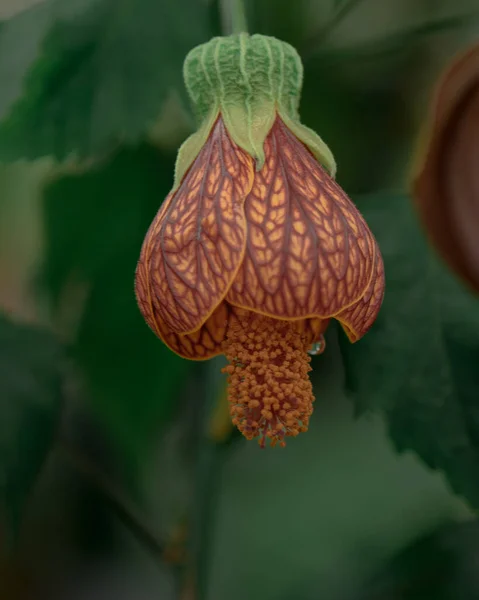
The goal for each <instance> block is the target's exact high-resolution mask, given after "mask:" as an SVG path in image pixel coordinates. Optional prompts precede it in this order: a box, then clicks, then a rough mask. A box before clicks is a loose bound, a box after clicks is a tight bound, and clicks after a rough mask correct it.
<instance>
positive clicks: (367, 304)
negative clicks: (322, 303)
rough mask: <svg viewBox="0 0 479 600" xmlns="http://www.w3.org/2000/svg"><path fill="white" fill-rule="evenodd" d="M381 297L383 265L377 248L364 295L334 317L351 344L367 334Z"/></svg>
mask: <svg viewBox="0 0 479 600" xmlns="http://www.w3.org/2000/svg"><path fill="white" fill-rule="evenodd" d="M383 297H384V264H383V259H382V256H381V253H380V252H379V248H378V249H377V250H376V257H375V264H374V271H373V276H372V277H371V281H370V283H369V286H368V289H367V290H366V293H365V294H364V296H362V297H361V298H360V299H359V300H358V301H357V302H356V303H355V304H353V305H352V306H350V307H349V308H346V309H345V310H343V311H341V312H340V313H338V314H337V315H336V316H335V318H336V319H337V320H338V321H339V322H340V323H341V325H342V327H343V329H344V331H345V332H346V335H347V336H348V338H349V340H350V341H351V342H357V341H358V340H359V339H360V338H362V337H363V335H364V334H365V333H367V332H368V330H369V329H370V327H371V325H372V324H373V323H374V321H375V320H376V317H377V315H378V312H379V309H380V308H381V304H382V301H383Z"/></svg>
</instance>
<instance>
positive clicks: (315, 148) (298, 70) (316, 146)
mask: <svg viewBox="0 0 479 600" xmlns="http://www.w3.org/2000/svg"><path fill="white" fill-rule="evenodd" d="M183 72H184V79H185V84H186V88H187V90H188V93H189V95H190V98H191V100H192V101H193V104H194V107H195V112H196V115H197V118H198V121H199V123H200V128H199V130H198V131H197V132H196V133H195V134H193V135H192V136H191V137H190V138H188V139H187V140H186V142H185V143H184V144H183V146H182V147H181V149H180V152H179V155H178V160H177V165H176V175H175V186H176V185H179V183H180V181H181V179H182V178H183V175H184V174H185V172H186V170H187V169H188V167H189V166H190V165H191V163H192V162H193V160H194V159H195V158H196V156H197V155H198V152H199V151H200V150H201V147H202V146H203V144H204V143H205V142H206V140H207V138H208V135H209V133H210V130H211V127H212V126H213V124H214V122H215V120H216V118H217V117H218V115H219V114H220V113H221V117H222V118H223V121H224V123H225V126H226V128H227V130H228V133H229V134H230V136H231V138H232V139H233V140H234V141H235V142H236V144H238V146H240V147H241V148H243V150H245V151H246V152H248V153H249V154H250V155H251V156H252V157H253V158H254V159H255V160H256V165H257V168H258V169H260V168H261V167H262V166H263V163H264V150H263V146H264V141H265V139H266V136H267V135H268V133H269V131H270V129H271V127H272V125H273V123H274V120H275V118H276V116H277V115H279V116H280V117H281V118H282V119H283V121H284V122H285V124H286V125H287V126H288V127H289V128H290V129H291V131H292V132H293V133H294V134H295V135H296V137H298V138H299V139H300V140H301V141H302V142H303V143H304V144H306V145H307V146H308V147H309V149H310V150H311V152H312V153H313V154H314V156H315V157H316V158H317V160H318V161H319V162H321V164H323V165H324V167H325V168H326V169H327V170H328V171H329V173H330V174H331V175H332V176H334V175H335V172H336V163H335V161H334V157H333V155H332V153H331V151H330V150H329V148H328V146H327V145H326V144H325V143H324V142H323V141H322V139H321V138H320V137H319V136H318V135H317V134H316V133H315V132H314V131H312V130H311V129H309V128H307V127H305V126H304V125H302V124H301V122H300V120H299V113H298V108H299V100H300V95H301V88H302V82H303V65H302V63H301V59H300V57H299V55H298V53H297V52H296V50H295V49H294V48H293V47H292V46H290V45H289V44H286V43H285V42H281V41H280V40H277V39H276V38H273V37H267V36H264V35H252V36H249V35H248V34H246V33H241V34H239V35H232V36H229V37H217V38H213V39H212V40H210V41H209V42H207V43H206V44H202V45H201V46H197V47H196V48H194V49H193V50H191V52H190V53H189V54H188V56H187V57H186V59H185V64H184V68H183Z"/></svg>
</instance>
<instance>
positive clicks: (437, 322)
mask: <svg viewBox="0 0 479 600" xmlns="http://www.w3.org/2000/svg"><path fill="white" fill-rule="evenodd" d="M13 8H15V6H13ZM230 8H231V5H230V3H229V2H228V1H226V0H225V1H223V0H222V1H219V0H175V1H174V2H173V1H169V0H117V1H115V2H113V1H111V0H38V1H37V2H36V3H35V5H33V6H32V7H31V8H29V9H26V10H24V11H21V12H19V13H18V14H14V15H12V16H11V18H8V19H5V20H4V21H3V22H2V23H1V24H0V159H1V160H2V161H3V163H4V164H3V165H2V166H1V169H0V190H1V191H2V195H1V198H0V215H1V218H0V234H1V238H2V239H1V240H0V241H1V243H0V281H1V285H0V300H1V303H2V304H1V306H2V307H3V308H4V309H6V308H7V307H8V309H9V310H10V311H11V312H12V313H13V315H12V317H16V318H15V319H14V318H10V317H8V318H7V317H6V316H4V317H1V319H0V491H1V494H2V495H1V497H0V506H1V515H2V527H0V534H1V537H0V542H2V543H0V547H4V548H6V547H7V540H8V541H9V540H10V539H14V540H15V542H16V544H15V545H14V552H13V553H11V554H10V556H9V557H8V558H7V557H6V556H4V554H5V553H4V554H2V553H0V597H1V598H3V597H5V598H8V599H9V600H10V599H12V600H16V599H18V600H24V599H26V598H30V597H32V598H39V597H42V598H43V597H46V598H50V597H51V598H52V599H53V598H54V599H55V600H56V599H57V598H69V599H71V598H73V600H86V599H87V598H88V599H89V600H91V599H93V600H94V599H95V598H97V597H98V598H99V597H101V598H102V599H104V598H106V599H108V598H115V600H121V599H125V600H126V599H128V600H133V599H134V600H143V598H145V599H149V598H156V597H158V596H159V595H160V596H161V597H162V598H165V599H169V598H175V599H176V598H178V599H182V600H183V599H186V598H199V599H200V600H202V599H204V598H208V600H210V599H211V600H216V599H218V600H219V599H223V598H225V597H228V598H231V599H232V600H234V599H235V598H238V599H239V598H244V597H248V598H252V600H254V599H255V598H257V597H258V598H260V597H261V598H262V599H264V600H269V599H271V600H273V598H274V599H277V598H281V599H284V600H287V599H289V598H294V599H295V600H301V599H304V600H310V599H313V598H323V597H325V598H328V600H335V599H337V600H383V599H384V600H385V599H386V598H387V599H388V600H392V599H393V598H394V599H396V598H397V599H398V600H402V599H403V598H404V599H406V598H408V599H414V598H417V599H421V600H428V599H431V600H449V599H451V600H469V599H471V600H472V598H476V597H477V596H478V593H479V592H478V589H479V588H478V586H479V578H478V576H477V571H476V570H475V569H474V568H473V565H474V564H475V563H474V561H475V560H477V552H478V548H477V543H476V542H475V538H476V537H477V523H476V522H475V513H474V512H473V510H476V509H477V508H478V505H479V487H478V483H477V482H478V477H477V473H478V471H479V458H478V457H479V455H478V444H479V416H478V409H477V403H478V398H479V376H478V375H477V365H478V359H479V305H478V301H477V298H475V297H473V296H472V295H470V294H469V293H468V292H467V291H466V290H465V289H463V287H462V285H461V284H460V283H459V282H458V281H456V280H455V279H454V277H453V276H452V275H451V274H450V273H448V272H447V271H446V270H445V268H444V267H443V266H442V265H441V264H439V262H438V260H437V258H436V256H435V255H434V252H433V250H432V249H431V248H430V247H429V245H428V243H427V240H426V238H425V236H424V234H423V233H422V232H421V230H420V228H419V226H418V223H417V220H416V216H415V214H414V212H413V210H412V208H411V205H410V200H409V198H408V195H407V189H406V184H405V183H404V179H405V174H407V172H408V169H409V163H410V156H411V149H412V147H413V145H414V139H415V137H416V134H417V128H418V124H419V123H420V121H421V120H422V117H423V114H424V111H425V99H426V98H427V96H428V94H429V91H430V85H431V83H432V81H433V80H434V79H435V77H436V75H437V73H438V71H439V70H440V68H442V66H443V65H444V63H445V61H446V60H448V59H449V58H450V57H451V56H452V54H453V53H454V52H455V50H456V49H457V48H458V47H460V46H461V45H463V44H464V43H465V42H466V41H467V40H468V39H474V38H477V31H478V29H477V28H478V21H477V14H476V13H477V12H478V11H477V6H476V2H475V0H457V1H455V2H452V1H450V0H440V1H439V0H438V1H434V2H431V1H430V0H420V1H418V0H407V1H401V2H399V1H398V2H389V3H385V2H383V0H330V1H329V2H316V3H315V2H313V3H311V2H306V1H303V0H301V1H300V2H295V3H293V2H290V1H286V0H255V1H253V0H251V1H248V2H246V12H247V16H248V21H249V24H250V30H251V31H252V32H256V31H257V32H261V33H264V34H269V35H276V36H278V37H280V38H282V39H285V40H286V41H288V42H290V43H292V44H294V45H295V46H296V47H297V48H298V50H299V51H300V54H301V55H302V56H303V58H304V64H305V85H304V93H303V97H302V104H301V114H302V119H303V121H304V122H305V124H306V125H308V126H310V127H312V128H313V129H315V130H316V131H318V132H319V133H320V135H321V136H322V137H324V139H325V140H326V141H327V142H328V144H329V145H330V146H331V147H332V149H333V150H334V152H335V155H336V158H337V160H338V164H339V175H338V178H339V181H340V183H341V184H342V185H343V187H345V189H347V190H348V191H349V192H350V193H351V194H352V195H353V197H354V199H355V201H356V202H357V204H358V206H359V207H360V209H361V211H362V212H363V213H364V215H365V217H366V220H367V221H368V223H369V224H370V226H371V228H372V230H373V231H374V233H375V235H376V236H377V239H378V241H379V243H380V246H381V250H382V253H383V255H384V259H385V265H386V277H387V293H386V297H385V301H384V305H383V308H382V311H381V313H380V316H379V318H378V320H377V322H376V324H375V325H374V327H373V328H372V330H371V331H370V333H369V334H368V335H367V336H366V337H365V338H364V339H363V340H362V341H361V342H360V343H359V344H356V345H349V343H347V341H346V339H345V337H344V336H343V334H342V333H338V331H337V330H336V329H335V328H333V327H332V328H330V330H329V331H328V336H327V350H326V353H325V354H323V355H322V356H320V357H317V358H315V359H314V360H313V366H314V374H313V383H314V388H315V393H316V397H317V401H316V408H315V415H314V418H313V422H312V426H311V429H310V431H309V432H308V434H306V435H304V436H300V437H299V438H298V439H297V440H293V441H292V442H291V443H289V444H288V447H287V448H286V450H285V451H282V452H277V451H269V450H268V451H265V452H260V451H259V449H258V447H257V446H256V445H255V444H254V443H253V444H247V443H245V441H244V440H243V439H242V438H241V437H240V436H238V434H237V432H235V431H232V430H231V428H230V427H229V425H228V423H229V422H228V421H225V423H224V426H222V423H221V419H223V418H224V413H223V412H222V410H221V407H222V404H221V403H222V402H224V389H223V386H224V381H223V377H222V376H221V374H220V368H221V366H222V364H221V360H214V361H211V362H210V363H207V364H195V363H190V362H188V361H184V360H182V359H180V358H178V357H176V356H175V355H173V354H172V353H171V352H169V351H168V350H167V349H166V347H164V346H163V345H162V344H161V343H160V342H159V341H158V340H157V339H156V338H155V336H154V335H153V334H152V333H151V332H150V331H149V330H148V328H147V327H146V325H145V324H144V322H143V320H142V317H141V315H140V313H139V311H138V309H137V307H136V302H135V298H134V292H133V277H134V270H135V265H136V261H137V259H138V255H139V252H140V247H141V243H142V240H143V237H144V235H145V233H146V230H147V228H148V226H149V224H150V222H151V220H152V218H153V217H154V215H155V213H156V211H157V210H158V208H159V207H160V205H161V202H162V201H163V199H164V197H165V196H166V194H167V193H168V191H169V189H170V187H171V184H172V181H173V171H174V160H175V153H174V150H172V147H174V146H175V144H176V143H177V142H178V141H179V140H180V139H181V138H182V137H184V136H185V134H186V129H187V128H188V126H189V124H190V123H192V119H191V115H189V113H188V105H187V102H185V98H184V89H183V85H182V74H181V68H182V63H183V59H184V56H185V54H186V53H187V52H188V50H189V49H190V48H191V47H193V46H194V45H196V44H197V43H200V42H202V41H206V40H207V39H209V38H210V37H211V36H213V35H220V34H221V33H222V28H224V26H225V23H226V22H227V21H228V19H227V18H226V17H227V13H228V11H229V10H230ZM418 115H419V117H418ZM44 157H50V158H49V160H47V161H45V162H41V163H40V162H34V161H35V160H36V159H40V158H42V159H43V158H44ZM19 159H22V162H21V163H18V162H17V163H15V164H12V163H14V161H18V160H19ZM23 159H27V160H28V161H31V162H27V161H25V160H23ZM15 182H18V183H15ZM391 189H395V190H398V192H391V191H390V190H391ZM27 255H28V256H27ZM20 258H21V260H20ZM26 314H28V315H29V318H30V320H31V321H32V322H34V323H35V324H32V325H27V324H24V323H20V322H19V320H20V317H25V315H26ZM66 357H68V359H67V358H66ZM351 401H352V402H351ZM213 415H214V416H215V417H214V418H215V433H214V435H213V433H212V430H211V420H212V416H213ZM222 415H223V416H222ZM355 417H356V418H355ZM217 419H219V425H218V423H217V422H216V420H217ZM218 432H219V433H218ZM396 450H398V451H400V453H397V452H396ZM451 490H453V491H454V492H455V493H456V494H458V495H459V496H460V498H458V497H456V496H455V495H454V493H453V491H451ZM471 509H473V510H471Z"/></svg>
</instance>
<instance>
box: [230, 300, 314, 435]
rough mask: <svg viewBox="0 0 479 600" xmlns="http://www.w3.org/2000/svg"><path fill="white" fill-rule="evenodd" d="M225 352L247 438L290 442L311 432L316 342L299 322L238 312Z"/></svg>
mask: <svg viewBox="0 0 479 600" xmlns="http://www.w3.org/2000/svg"><path fill="white" fill-rule="evenodd" d="M237 316H238V318H237V319H235V320H234V321H233V322H232V323H231V324H230V327H229V330H228V334H227V339H226V340H225V342H224V346H223V350H224V353H225V355H226V358H227V359H228V361H229V362H230V365H228V366H227V367H225V368H224V369H223V372H226V373H228V384H229V389H228V401H229V405H230V414H231V416H232V419H233V423H234V424H235V425H236V426H237V427H238V429H239V430H240V431H241V433H242V434H243V435H244V436H245V437H246V438H247V439H253V438H255V437H258V436H259V437H260V440H259V443H260V445H261V447H264V446H265V444H266V439H267V438H268V439H269V440H270V443H271V446H275V445H276V444H277V443H278V442H279V444H280V446H285V445H286V443H285V441H284V438H285V437H288V436H296V435H298V433H300V432H302V431H307V429H308V424H309V418H310V416H311V414H312V412H313V402H314V396H313V389H312V385H311V382H310V381H309V377H308V373H309V371H310V370H311V367H310V365H309V363H310V360H311V359H310V357H309V356H308V354H307V350H308V347H309V345H310V342H309V341H308V339H307V337H306V335H305V334H304V333H301V332H300V331H299V329H298V327H297V325H296V324H295V322H293V321H281V320H278V319H272V318H269V317H266V316H263V315H260V314H256V313H253V312H249V311H245V310H244V311H238V314H237Z"/></svg>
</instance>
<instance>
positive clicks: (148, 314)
mask: <svg viewBox="0 0 479 600" xmlns="http://www.w3.org/2000/svg"><path fill="white" fill-rule="evenodd" d="M165 202H166V201H165ZM146 275H147V271H146V269H144V268H142V265H141V263H140V264H139V266H138V269H137V274H136V295H137V299H138V304H139V306H140V309H141V312H142V313H143V316H144V317H145V320H146V321H147V323H148V325H149V326H150V327H151V329H152V330H153V331H154V332H155V333H156V335H157V336H158V337H159V338H160V339H161V340H162V341H163V342H164V343H165V344H166V345H167V346H168V347H169V348H170V350H173V352H175V353H176V354H179V355H180V356H181V357H183V358H188V359H190V360H207V359H209V358H212V357H213V356H217V355H218V354H221V353H222V344H223V341H224V340H225V339H226V330H227V327H228V325H229V324H230V322H231V321H232V320H233V319H234V318H235V317H234V314H233V310H232V307H231V306H230V305H229V304H228V303H227V302H221V304H220V305H219V306H218V307H217V308H216V310H215V311H214V312H213V313H212V314H211V315H210V317H209V318H208V319H207V320H206V322H205V323H203V325H202V326H201V327H200V328H199V329H197V330H196V331H195V332H194V333H190V334H186V335H179V334H177V333H175V332H173V331H171V329H169V328H168V326H167V325H166V323H165V322H164V321H163V319H162V318H161V315H160V313H159V311H158V310H157V307H156V306H155V305H154V304H153V303H152V302H151V298H150V297H149V294H148V288H147V284H148V279H147V277H146Z"/></svg>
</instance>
